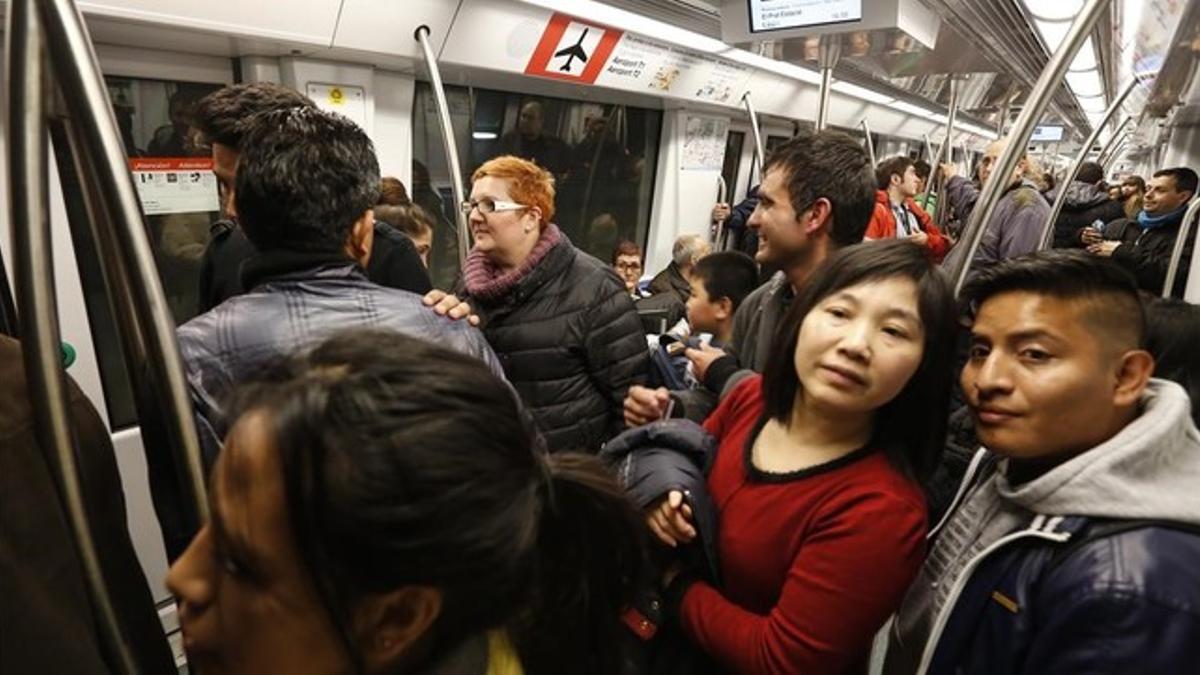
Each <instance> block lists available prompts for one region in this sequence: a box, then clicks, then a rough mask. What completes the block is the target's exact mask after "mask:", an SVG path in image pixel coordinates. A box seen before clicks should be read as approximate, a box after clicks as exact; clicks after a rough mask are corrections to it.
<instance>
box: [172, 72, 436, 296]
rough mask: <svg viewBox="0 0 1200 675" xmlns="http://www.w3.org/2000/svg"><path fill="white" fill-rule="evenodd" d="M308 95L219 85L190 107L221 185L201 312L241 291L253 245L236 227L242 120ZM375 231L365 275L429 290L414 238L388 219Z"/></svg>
mask: <svg viewBox="0 0 1200 675" xmlns="http://www.w3.org/2000/svg"><path fill="white" fill-rule="evenodd" d="M315 107H316V104H314V103H313V102H312V100H311V99H309V98H308V97H307V96H304V95H303V94H301V93H299V92H297V91H295V90H294V89H291V88H290V87H285V86H283V85H279V84H273V83H270V82H260V83H254V84H237V85H233V86H229V87H225V88H223V89H219V90H217V91H215V92H213V93H211V94H209V95H208V96H205V97H204V98H202V99H200V101H199V102H198V103H197V104H196V110H195V113H194V118H195V125H196V128H197V129H198V130H199V131H200V133H201V134H202V135H203V136H204V138H205V139H206V141H207V142H208V143H209V144H210V145H211V146H212V158H213V173H214V174H216V176H217V183H218V185H219V186H220V189H221V212H222V214H223V216H224V217H223V218H222V219H221V220H219V221H217V222H216V223H214V224H213V226H212V228H211V230H210V239H209V243H208V246H207V247H205V249H204V256H203V258H201V261H200V293H199V296H198V297H199V298H200V304H199V307H198V311H199V313H204V312H207V311H208V310H210V309H212V308H213V307H216V306H217V305H219V304H221V303H222V302H224V301H225V300H228V299H229V298H231V297H233V296H235V295H238V294H239V293H242V292H243V291H244V290H245V289H244V288H243V286H242V282H241V269H242V265H243V264H244V263H245V262H246V261H247V260H248V259H250V258H251V257H252V256H253V255H254V253H255V251H254V246H253V244H251V243H250V240H249V239H248V238H247V237H246V234H245V232H243V231H242V229H241V228H239V227H238V225H237V221H238V213H237V204H236V200H235V184H236V180H237V171H238V157H239V155H240V154H241V152H242V151H243V150H244V148H243V147H242V139H243V137H244V136H245V133H246V120H248V119H249V118H250V117H251V116H253V115H255V114H258V113H263V112H270V111H272V110H287V109H289V108H315ZM379 229H380V232H378V233H377V234H378V236H379V238H378V245H377V246H376V249H377V251H376V253H375V255H374V256H373V258H372V260H370V261H369V262H368V264H367V266H366V267H367V276H368V277H369V278H370V279H371V280H372V281H375V282H376V283H379V284H383V285H385V286H390V287H392V288H399V289H402V290H406V291H411V292H413V293H427V292H428V291H429V290H430V289H431V288H432V286H431V285H430V283H429V275H428V273H427V272H426V271H425V267H424V265H423V264H422V263H421V258H420V255H418V254H417V250H416V248H415V247H414V246H413V245H412V242H411V241H409V240H408V238H407V237H404V236H403V235H401V234H400V233H398V232H395V231H394V230H392V229H391V228H389V227H387V226H386V225H383V226H381V227H380V228H379Z"/></svg>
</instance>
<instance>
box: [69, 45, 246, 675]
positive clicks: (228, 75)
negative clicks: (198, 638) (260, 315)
mask: <svg viewBox="0 0 1200 675" xmlns="http://www.w3.org/2000/svg"><path fill="white" fill-rule="evenodd" d="M96 52H97V56H98V57H99V62H100V67H101V71H102V72H103V74H104V79H105V84H106V86H107V89H108V94H109V98H110V100H111V101H112V105H113V111H114V114H115V116H116V119H117V122H118V126H119V128H120V132H121V137H122V141H123V142H124V145H125V149H126V155H127V159H128V161H129V169H130V171H132V172H133V178H134V181H135V185H136V187H137V191H138V196H139V199H140V201H141V204H142V210H143V214H144V217H145V223H146V227H147V231H148V235H149V242H150V245H151V247H152V249H153V251H154V256H155V262H156V266H157V269H158V272H159V275H160V278H161V280H162V284H163V290H164V292H165V295H166V298H167V302H168V305H169V306H170V310H171V312H172V314H173V316H174V318H175V320H176V322H177V323H182V322H184V321H186V320H188V319H189V318H191V317H192V316H194V315H195V314H196V313H197V295H198V276H199V269H200V258H201V256H202V254H203V252H204V248H205V245H206V244H207V241H208V234H209V227H210V225H211V224H212V222H213V221H214V220H216V219H217V217H218V203H219V200H218V195H217V184H216V180H215V178H214V177H213V175H212V173H211V161H210V159H209V151H208V149H207V148H205V147H202V146H201V145H200V144H199V143H198V139H196V138H193V137H192V136H191V135H190V134H189V131H188V128H189V117H190V113H191V108H192V106H193V105H194V104H195V102H196V101H197V100H198V99H199V98H200V97H202V96H204V95H205V94H207V93H208V92H211V91H214V90H216V89H219V88H220V87H222V86H225V85H227V84H230V83H232V82H233V80H234V72H233V62H232V61H231V60H230V59H226V58H221V57H211V56H197V55H192V54H177V53H172V52H163V51H156V50H140V49H130V48H126V47H110V46H106V45H103V44H100V45H96ZM52 154H53V153H52ZM53 159H54V158H53V157H52V160H53ZM52 171H53V172H54V173H55V174H57V175H52V176H51V181H50V182H51V189H52V194H51V210H52V214H51V216H52V226H53V230H54V235H53V236H54V245H55V249H54V251H55V274H56V281H57V283H58V288H59V300H60V306H59V312H60V314H61V317H60V320H61V321H62V330H63V336H64V340H66V341H67V342H70V343H72V346H73V347H74V350H75V352H76V354H77V362H76V365H75V366H74V367H73V368H72V369H71V371H70V372H71V374H72V375H73V376H74V377H75V378H76V379H77V380H78V381H79V384H80V387H81V388H82V389H83V391H84V393H86V394H87V395H88V397H89V398H90V399H91V401H92V402H93V403H94V404H95V406H96V408H97V409H98V410H99V411H100V413H101V416H102V417H103V418H104V419H105V421H106V423H107V424H108V427H109V430H110V433H111V434H112V443H113V447H114V449H115V451H116V455H117V464H118V467H119V469H120V472H121V480H122V485H123V487H124V491H125V500H126V511H127V517H128V522H129V529H130V534H131V537H132V539H133V543H134V547H135V549H136V551H137V554H138V559H139V561H140V562H141V565H142V568H143V571H144V572H145V575H146V578H147V580H148V581H149V583H150V586H151V591H152V593H153V595H154V598H155V601H156V602H157V603H158V605H159V608H160V611H159V616H160V618H161V619H162V620H163V624H164V628H165V629H166V631H167V632H168V633H171V632H173V631H175V629H176V628H177V625H178V624H177V621H176V618H175V606H174V603H173V602H172V601H171V598H170V596H169V594H168V593H167V591H166V588H165V586H164V584H163V580H164V578H165V575H166V571H167V555H166V549H165V548H164V544H163V538H162V532H161V529H160V527H159V523H158V518H157V516H156V515H155V511H154V507H153V504H152V502H151V497H150V489H149V481H148V478H147V463H146V454H145V449H144V448H143V444H142V437H141V432H140V430H139V427H138V420H137V414H136V411H135V408H134V401H133V393H132V390H131V387H130V384H129V381H128V378H127V376H126V374H125V366H124V362H123V360H124V355H123V353H122V351H121V347H120V343H119V339H118V335H117V332H116V321H115V319H114V317H113V313H112V310H111V307H110V304H109V303H110V298H108V297H107V296H106V288H105V285H104V284H103V283H102V280H101V271H100V265H99V258H98V255H97V252H96V250H95V245H94V242H93V241H92V238H91V234H90V231H89V228H88V227H87V225H86V223H85V222H84V221H83V220H82V219H83V218H85V217H86V216H85V211H84V208H83V203H82V199H83V197H82V194H81V193H80V190H78V189H72V187H71V184H72V182H73V177H72V176H73V171H74V169H73V168H71V167H70V166H66V165H64V164H63V163H61V162H60V163H59V164H58V166H57V167H54V166H53V163H52ZM60 185H61V186H63V187H62V188H61V189H60ZM60 253H61V255H62V258H61V259H60ZM172 642H173V645H174V647H175V649H176V654H177V655H178V654H180V653H181V651H180V649H179V646H178V644H174V643H175V642H176V641H175V640H173V641H172Z"/></svg>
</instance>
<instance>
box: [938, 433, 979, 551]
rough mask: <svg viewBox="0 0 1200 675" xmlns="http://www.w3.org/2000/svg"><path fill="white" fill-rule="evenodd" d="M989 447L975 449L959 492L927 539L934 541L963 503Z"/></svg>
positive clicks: (959, 485) (959, 486) (959, 484)
mask: <svg viewBox="0 0 1200 675" xmlns="http://www.w3.org/2000/svg"><path fill="white" fill-rule="evenodd" d="M987 454H988V451H987V448H983V447H981V448H979V449H978V450H976V451H975V456H974V457H972V458H971V463H970V464H969V465H967V472H966V473H964V474H963V479H962V480H961V481H959V483H958V492H955V493H954V499H952V500H950V505H949V506H947V507H946V511H945V512H944V513H942V517H941V518H940V519H939V520H938V522H937V524H936V525H934V526H933V528H931V529H930V530H929V534H926V535H925V540H926V541H933V538H934V536H936V535H937V533H938V532H940V531H941V529H942V527H943V526H944V525H945V524H946V523H947V522H949V521H950V516H952V515H954V511H955V509H957V508H958V507H959V505H960V504H961V503H962V500H963V498H964V497H966V495H967V492H968V489H969V488H970V487H971V483H973V482H974V481H975V474H976V473H978V472H979V465H981V464H983V460H984V459H985V458H987Z"/></svg>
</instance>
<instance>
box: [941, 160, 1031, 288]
mask: <svg viewBox="0 0 1200 675" xmlns="http://www.w3.org/2000/svg"><path fill="white" fill-rule="evenodd" d="M1006 143H1007V139H1000V140H998V141H994V142H992V144H991V145H989V146H988V147H987V150H986V152H985V153H984V155H983V159H981V160H980V162H979V179H980V181H982V184H984V185H986V184H987V182H988V181H989V180H1003V181H1004V185H1005V190H1004V196H1003V197H1001V198H1000V202H999V203H998V204H996V209H995V210H994V211H993V212H992V217H991V220H989V221H988V222H987V223H985V224H984V232H983V238H982V239H981V240H980V242H979V248H978V249H977V250H976V251H975V257H974V258H973V259H972V260H970V261H969V266H968V268H967V269H968V270H969V272H968V276H967V278H968V279H970V278H971V277H973V276H974V275H976V274H978V273H979V272H981V271H983V270H985V269H987V268H988V267H991V266H992V265H995V264H996V263H998V262H1000V261H1001V260H1007V259H1009V258H1015V257H1017V256H1022V255H1025V254H1026V253H1033V252H1034V251H1036V250H1037V249H1038V246H1039V245H1040V244H1041V237H1042V228H1043V227H1045V225H1046V221H1047V220H1048V219H1049V218H1050V205H1049V204H1048V203H1047V202H1046V198H1045V197H1043V196H1042V193H1041V184H1040V180H1041V173H1042V172H1041V170H1039V169H1038V166H1037V162H1035V161H1034V159H1033V158H1032V157H1030V156H1028V155H1022V156H1021V160H1020V161H1019V162H1018V163H1017V167H1016V168H1015V169H1014V170H1013V173H1012V175H1011V176H997V175H995V172H994V171H993V169H994V168H995V163H996V162H997V161H998V160H999V159H1000V154H1001V153H1003V152H1004V148H1005V145H1006ZM942 171H943V172H944V173H945V175H946V188H945V190H944V195H945V196H944V200H943V202H942V203H941V206H942V208H951V209H954V212H955V213H956V214H958V217H959V219H960V220H961V221H962V222H963V224H964V225H965V224H966V223H967V222H968V221H969V220H970V216H971V213H972V212H973V211H974V209H975V202H976V200H978V199H979V195H980V193H981V190H980V188H977V187H976V186H975V185H974V184H973V183H971V182H969V181H967V180H966V179H965V178H963V177H962V176H959V175H957V173H958V165H956V164H953V163H950V164H943V165H942ZM969 248H970V247H969V246H956V247H954V249H953V250H952V251H950V254H949V255H947V256H946V264H947V265H954V264H956V263H958V259H959V258H961V257H964V256H966V255H967V253H968V249H969Z"/></svg>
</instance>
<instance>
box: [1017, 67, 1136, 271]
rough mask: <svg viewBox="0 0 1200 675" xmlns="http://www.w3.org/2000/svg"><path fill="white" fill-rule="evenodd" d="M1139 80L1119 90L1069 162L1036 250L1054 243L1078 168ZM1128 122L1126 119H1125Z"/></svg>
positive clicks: (1134, 79) (1133, 80) (1134, 80)
mask: <svg viewBox="0 0 1200 675" xmlns="http://www.w3.org/2000/svg"><path fill="white" fill-rule="evenodd" d="M1139 82H1141V79H1140V78H1138V77H1134V78H1133V79H1132V80H1130V82H1129V84H1127V85H1125V88H1124V89H1122V90H1121V93H1120V94H1118V95H1117V97H1116V98H1115V99H1113V102H1112V103H1110V104H1109V106H1108V110H1106V111H1104V117H1103V118H1101V120H1100V122H1098V123H1097V124H1096V128H1094V129H1092V133H1091V135H1089V136H1088V137H1087V140H1086V141H1084V142H1083V147H1082V148H1080V149H1079V154H1077V155H1076V156H1075V160H1074V161H1072V162H1071V166H1069V167H1067V173H1066V175H1065V176H1063V178H1062V180H1061V181H1060V182H1059V188H1058V195H1057V196H1056V197H1055V198H1054V205H1053V206H1051V207H1050V217H1048V218H1047V219H1046V224H1045V225H1043V226H1042V238H1041V244H1040V245H1039V246H1038V250H1039V251H1041V250H1044V249H1047V248H1050V244H1051V243H1052V242H1053V241H1054V223H1055V222H1057V221H1058V216H1059V215H1060V214H1062V210H1063V205H1064V204H1066V203H1067V188H1068V187H1069V186H1070V185H1071V182H1072V181H1074V180H1075V177H1076V176H1078V175H1079V168H1080V167H1081V166H1083V161H1084V159H1086V158H1087V156H1088V151H1090V150H1091V149H1092V145H1094V144H1095V143H1096V140H1097V139H1099V138H1100V132H1101V131H1104V126H1105V125H1106V124H1108V123H1109V121H1110V120H1111V119H1112V117H1113V115H1115V114H1117V111H1118V110H1120V109H1121V104H1123V103H1124V102H1125V99H1126V98H1128V97H1129V94H1131V93H1132V92H1133V90H1134V88H1135V87H1137V85H1138V83H1139ZM1126 120H1128V118H1126Z"/></svg>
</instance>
